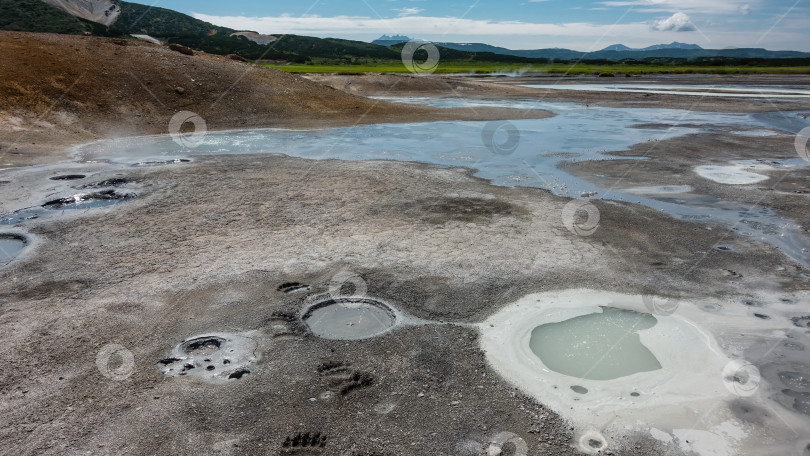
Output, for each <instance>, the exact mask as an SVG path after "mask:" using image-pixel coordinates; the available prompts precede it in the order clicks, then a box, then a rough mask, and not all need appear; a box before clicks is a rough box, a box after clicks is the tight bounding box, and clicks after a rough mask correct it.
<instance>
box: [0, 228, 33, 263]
mask: <svg viewBox="0 0 810 456" xmlns="http://www.w3.org/2000/svg"><path fill="white" fill-rule="evenodd" d="M26 244H27V243H26V242H25V238H23V237H22V236H19V235H16V234H7V233H0V268H2V267H3V266H6V265H7V264H9V263H11V262H12V261H13V260H14V259H15V258H17V256H18V255H19V254H20V253H21V252H22V251H23V249H25V246H26Z"/></svg>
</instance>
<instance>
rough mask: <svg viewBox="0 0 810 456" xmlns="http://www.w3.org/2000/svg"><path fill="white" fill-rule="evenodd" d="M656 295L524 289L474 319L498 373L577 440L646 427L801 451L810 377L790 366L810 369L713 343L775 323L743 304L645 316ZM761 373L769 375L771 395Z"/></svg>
mask: <svg viewBox="0 0 810 456" xmlns="http://www.w3.org/2000/svg"><path fill="white" fill-rule="evenodd" d="M779 301H780V300H778V299H776V298H775V297H774V298H771V299H770V300H769V302H768V304H767V307H769V308H770V309H771V311H772V312H776V313H780V314H782V316H783V317H784V316H786V315H789V314H790V310H789V309H790V307H788V306H784V305H780V304H779ZM656 302H657V301H653V300H652V299H651V297H649V296H647V297H645V296H632V295H624V294H618V293H610V292H604V291H598V290H566V291H561V292H549V293H538V294H534V295H528V296H525V297H523V298H521V299H520V300H518V301H516V302H515V303H513V304H512V305H509V306H507V307H505V308H503V309H501V310H500V311H498V312H497V313H495V314H494V315H492V316H491V317H490V318H489V319H487V320H486V321H484V322H483V323H482V324H481V325H480V329H481V332H482V341H481V344H482V347H483V349H484V351H485V352H486V355H487V359H488V360H489V362H490V363H491V364H492V365H493V367H494V368H495V369H496V370H497V371H498V372H499V373H500V374H501V375H502V376H503V377H505V378H506V379H508V380H509V381H510V382H511V383H513V384H515V385H518V386H520V387H521V388H522V389H524V390H526V391H528V392H529V393H530V394H532V395H534V396H535V397H536V398H537V399H538V400H540V401H541V402H542V403H544V404H548V405H549V406H550V407H551V408H552V409H554V410H555V411H557V412H558V413H560V414H562V415H563V416H566V417H568V418H569V419H571V420H572V422H573V423H575V424H576V426H577V427H578V431H579V432H580V433H581V434H582V435H591V436H594V435H595V436H601V437H600V438H603V439H607V440H608V441H610V440H612V438H613V436H615V435H619V434H621V433H622V432H627V431H630V430H641V431H644V432H648V433H651V434H653V435H657V436H658V437H656V438H657V439H659V440H662V441H674V440H675V439H678V440H679V441H680V444H679V445H680V447H681V449H682V450H683V451H696V452H698V453H699V454H725V455H735V454H762V453H760V452H761V451H763V450H764V448H768V451H771V452H772V453H768V454H778V453H776V452H778V451H783V452H784V453H783V454H792V452H794V451H796V450H799V451H800V449H801V448H803V446H804V445H805V444H806V443H804V442H805V441H806V439H807V438H808V437H810V436H807V435H805V434H806V433H800V434H802V435H803V437H802V438H800V439H799V440H798V441H794V440H793V439H795V438H796V437H797V434H793V431H791V430H790V429H799V428H802V427H803V426H805V425H806V422H807V421H806V420H807V417H806V416H804V417H803V416H802V414H803V413H804V412H802V410H804V408H806V399H805V394H806V393H805V391H808V385H810V383H808V381H807V373H804V374H798V373H797V372H808V369H810V368H809V367H808V366H807V365H806V364H804V363H802V362H800V361H798V357H797V356H796V355H794V354H792V353H791V349H786V350H774V349H773V348H771V350H772V352H771V353H759V354H756V353H753V352H752V351H749V350H746V352H745V356H746V357H748V358H750V359H753V360H755V361H756V362H757V363H758V364H760V365H768V360H770V359H772V358H773V359H774V361H771V363H772V367H770V368H767V367H766V368H765V369H763V371H762V373H761V374H760V371H759V370H757V369H755V368H753V366H752V365H751V364H748V363H747V362H746V361H743V360H741V359H739V358H731V357H729V356H728V355H727V354H725V353H724V350H722V349H721V348H720V342H721V341H723V342H725V343H729V340H727V339H726V338H727V337H729V334H724V333H726V331H729V332H737V333H739V332H745V333H747V334H748V336H749V337H750V336H752V335H754V334H767V333H769V332H773V331H778V330H777V329H776V328H777V326H773V325H772V324H771V323H762V324H757V323H756V322H755V321H756V320H755V319H756V318H757V317H755V316H753V315H751V313H750V312H749V311H747V310H745V307H744V306H742V305H741V306H739V307H735V308H733V309H732V308H721V306H720V305H719V303H718V302H716V301H712V300H701V301H700V302H689V301H680V302H676V301H672V300H670V303H671V304H673V306H672V307H673V308H677V312H674V313H670V312H667V313H666V314H662V313H657V314H652V313H651V312H656V311H660V310H661V309H662V307H661V306H660V305H658V304H656ZM763 305H764V304H763ZM709 309H711V310H709ZM721 309H722V310H721ZM712 313H715V314H716V316H718V317H719V316H720V315H721V314H722V317H721V318H712V315H711V314H712ZM751 317H753V318H751ZM788 332H790V331H789V330H788ZM723 339H725V340H723ZM738 343H740V344H742V343H744V342H742V340H741V341H740V342H738ZM748 343H750V342H748ZM555 344H558V345H555ZM760 357H761V358H760ZM623 358H633V359H623ZM780 358H781V360H778V359H780ZM777 366H778V367H777ZM791 366H794V368H791ZM778 372H781V374H779V373H778ZM763 379H767V380H768V382H772V385H773V386H769V387H768V388H767V391H762V390H765V389H766V385H765V383H764V380H763ZM758 389H759V391H758ZM741 402H744V403H746V404H748V405H745V406H743V405H740V403H741ZM778 404H783V405H778ZM735 407H736V408H740V407H748V408H750V409H752V410H760V409H762V408H765V409H767V410H771V411H772V412H773V413H772V414H771V415H768V416H758V417H757V418H756V419H754V418H752V417H750V416H746V415H745V413H737V414H736V415H735V414H729V413H728V412H727V411H726V410H729V408H730V409H731V410H732V411H734V410H735ZM785 407H786V408H785ZM791 408H792V409H793V410H795V411H796V412H797V413H791V412H789V411H787V410H789V409H791ZM783 423H788V427H789V428H787V429H786V428H784V426H783ZM783 438H784V439H786V440H784V441H782V440H781V439H783ZM589 440H591V438H582V439H580V446H579V448H580V450H582V451H584V452H586V453H587V452H590V451H591V450H592V448H589V445H588V441H589ZM608 446H610V445H608ZM773 451H776V452H773Z"/></svg>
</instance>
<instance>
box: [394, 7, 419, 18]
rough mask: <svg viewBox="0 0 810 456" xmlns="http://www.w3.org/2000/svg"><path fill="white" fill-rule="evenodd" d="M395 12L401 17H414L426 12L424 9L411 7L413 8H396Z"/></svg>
mask: <svg viewBox="0 0 810 456" xmlns="http://www.w3.org/2000/svg"><path fill="white" fill-rule="evenodd" d="M394 11H397V12H398V13H399V15H400V16H414V15H416V14H419V13H421V12H422V11H424V9H422V8H417V7H411V8H394Z"/></svg>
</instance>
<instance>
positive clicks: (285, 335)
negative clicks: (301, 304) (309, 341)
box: [265, 311, 307, 339]
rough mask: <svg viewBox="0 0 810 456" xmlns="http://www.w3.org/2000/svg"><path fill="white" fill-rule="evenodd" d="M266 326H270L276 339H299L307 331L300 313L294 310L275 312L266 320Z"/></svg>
mask: <svg viewBox="0 0 810 456" xmlns="http://www.w3.org/2000/svg"><path fill="white" fill-rule="evenodd" d="M265 326H269V327H270V330H271V332H272V334H273V338H274V339H298V338H300V337H303V336H304V334H306V332H307V329H306V327H305V326H304V325H303V324H302V323H301V322H300V321H299V320H298V315H296V314H294V313H292V312H281V311H276V312H273V314H272V315H270V318H268V319H267V320H266V321H265Z"/></svg>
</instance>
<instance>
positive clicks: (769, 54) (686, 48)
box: [372, 35, 810, 61]
mask: <svg viewBox="0 0 810 456" xmlns="http://www.w3.org/2000/svg"><path fill="white" fill-rule="evenodd" d="M410 40H411V38H408V37H407V36H402V35H397V36H393V37H392V36H387V35H383V36H381V37H380V38H378V39H376V40H374V41H372V43H373V44H379V45H381V46H393V45H396V44H399V43H402V42H405V41H410ZM433 44H435V45H436V46H441V47H445V48H449V49H455V50H459V51H466V52H491V53H493V54H502V55H512V56H516V57H525V58H532V59H553V60H612V61H617V60H627V59H634V60H642V59H647V58H656V57H659V58H674V59H691V58H700V57H733V58H760V59H783V58H807V57H810V53H808V52H799V51H769V50H767V49H760V48H740V49H703V48H702V47H700V46H698V45H697V44H686V43H678V42H673V43H670V44H656V45H653V46H648V47H646V48H642V49H634V48H630V47H628V46H625V45H623V44H614V45H612V46H608V47H606V48H604V49H602V50H600V51H594V52H582V51H573V50H570V49H561V48H545V49H531V50H515V49H507V48H503V47H498V46H492V45H489V44H484V43H447V42H433Z"/></svg>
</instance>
